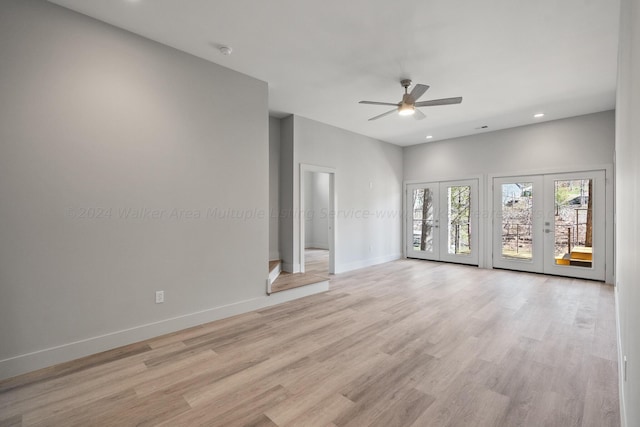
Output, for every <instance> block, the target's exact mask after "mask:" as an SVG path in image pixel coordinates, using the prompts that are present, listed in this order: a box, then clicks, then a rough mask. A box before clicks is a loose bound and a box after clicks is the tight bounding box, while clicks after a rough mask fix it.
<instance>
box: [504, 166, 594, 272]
mask: <svg viewBox="0 0 640 427" xmlns="http://www.w3.org/2000/svg"><path fill="white" fill-rule="evenodd" d="M493 205H494V213H495V216H494V219H493V266H494V267H497V268H506V269H511V270H520V271H531V272H535V273H545V274H554V275H560V276H568V277H578V278H584V279H593V280H604V279H605V250H604V248H605V175H604V171H590V172H579V173H563V174H546V175H526V176H510V177H500V178H494V179H493Z"/></svg>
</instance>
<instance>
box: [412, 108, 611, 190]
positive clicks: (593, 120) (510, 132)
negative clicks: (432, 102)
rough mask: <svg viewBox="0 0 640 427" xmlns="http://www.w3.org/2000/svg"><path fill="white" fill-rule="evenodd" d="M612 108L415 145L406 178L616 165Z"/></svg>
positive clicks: (415, 178) (450, 176) (449, 176)
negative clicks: (610, 109)
mask: <svg viewBox="0 0 640 427" xmlns="http://www.w3.org/2000/svg"><path fill="white" fill-rule="evenodd" d="M614 141H615V120H614V113H613V111H605V112H602V113H596V114H588V115H585V116H578V117H572V118H568V119H563V120H554V121H548V122H542V123H537V124H532V125H529V126H521V127H517V128H512V129H505V130H500V131H496V132H487V133H481V134H477V135H473V136H466V137H463V138H454V139H448V140H446V141H436V142H432V143H427V144H422V145H414V146H412V147H408V148H406V149H405V151H404V165H405V170H404V178H405V180H421V179H425V178H439V177H443V178H452V177H453V178H455V177H456V176H458V175H463V176H468V175H471V174H500V173H522V172H527V171H537V170H549V169H571V168H580V167H584V166H594V165H604V164H613V149H614Z"/></svg>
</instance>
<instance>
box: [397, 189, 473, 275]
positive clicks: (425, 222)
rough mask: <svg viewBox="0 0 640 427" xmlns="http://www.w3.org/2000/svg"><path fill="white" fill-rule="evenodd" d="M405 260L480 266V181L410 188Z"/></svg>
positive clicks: (407, 199)
mask: <svg viewBox="0 0 640 427" xmlns="http://www.w3.org/2000/svg"><path fill="white" fill-rule="evenodd" d="M406 202H407V210H406V211H407V213H408V215H407V224H406V237H405V241H406V256H407V258H421V259H429V260H435V261H449V262H455V263H460V264H472V265H478V244H479V242H478V180H475V179H472V180H463V181H446V182H429V183H420V184H410V185H408V186H407V198H406Z"/></svg>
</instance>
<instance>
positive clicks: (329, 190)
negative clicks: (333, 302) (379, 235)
mask: <svg viewBox="0 0 640 427" xmlns="http://www.w3.org/2000/svg"><path fill="white" fill-rule="evenodd" d="M300 208H301V209H300V212H301V215H300V219H301V220H300V272H301V273H305V272H307V273H313V274H318V275H323V274H324V275H327V274H334V272H335V250H334V247H335V170H334V169H331V168H325V167H320V166H312V165H301V168H300Z"/></svg>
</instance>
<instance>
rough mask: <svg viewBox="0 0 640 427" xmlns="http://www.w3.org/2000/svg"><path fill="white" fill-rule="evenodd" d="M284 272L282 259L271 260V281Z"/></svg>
mask: <svg viewBox="0 0 640 427" xmlns="http://www.w3.org/2000/svg"><path fill="white" fill-rule="evenodd" d="M281 272H282V261H280V260H279V259H278V260H273V261H269V283H273V282H274V281H275V280H276V279H277V278H278V276H279V275H280V273H281Z"/></svg>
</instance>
